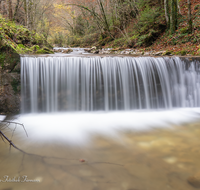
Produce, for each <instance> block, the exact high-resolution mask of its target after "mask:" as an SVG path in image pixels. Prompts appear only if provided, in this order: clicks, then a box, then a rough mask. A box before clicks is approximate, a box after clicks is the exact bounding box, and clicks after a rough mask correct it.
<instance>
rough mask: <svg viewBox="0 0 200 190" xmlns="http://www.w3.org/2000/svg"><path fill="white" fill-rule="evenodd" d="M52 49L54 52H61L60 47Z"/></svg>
mask: <svg viewBox="0 0 200 190" xmlns="http://www.w3.org/2000/svg"><path fill="white" fill-rule="evenodd" d="M53 51H54V52H56V53H61V52H62V49H54V50H53Z"/></svg>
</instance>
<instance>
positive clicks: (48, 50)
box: [36, 47, 54, 54]
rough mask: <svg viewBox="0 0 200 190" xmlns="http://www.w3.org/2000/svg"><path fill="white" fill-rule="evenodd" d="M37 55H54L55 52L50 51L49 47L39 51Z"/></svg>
mask: <svg viewBox="0 0 200 190" xmlns="http://www.w3.org/2000/svg"><path fill="white" fill-rule="evenodd" d="M36 53H37V54H54V52H53V50H50V49H49V48H47V47H43V48H42V49H39V50H37V52H36Z"/></svg>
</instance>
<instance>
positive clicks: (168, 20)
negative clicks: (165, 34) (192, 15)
mask: <svg viewBox="0 0 200 190" xmlns="http://www.w3.org/2000/svg"><path fill="white" fill-rule="evenodd" d="M164 9H165V19H166V23H167V28H168V29H169V28H170V15H169V0H164Z"/></svg>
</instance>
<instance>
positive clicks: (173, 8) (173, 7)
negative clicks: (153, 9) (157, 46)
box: [170, 0, 178, 34]
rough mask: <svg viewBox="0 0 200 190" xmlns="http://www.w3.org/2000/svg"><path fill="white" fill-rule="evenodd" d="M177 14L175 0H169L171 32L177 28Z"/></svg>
mask: <svg viewBox="0 0 200 190" xmlns="http://www.w3.org/2000/svg"><path fill="white" fill-rule="evenodd" d="M177 23H178V15H177V0H171V18H170V30H171V33H172V34H173V33H174V32H175V31H176V29H177Z"/></svg>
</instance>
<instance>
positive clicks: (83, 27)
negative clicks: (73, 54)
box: [0, 0, 200, 55]
mask: <svg viewBox="0 0 200 190" xmlns="http://www.w3.org/2000/svg"><path fill="white" fill-rule="evenodd" d="M0 13H1V15H2V16H1V20H2V19H4V18H6V19H7V20H10V23H11V22H12V23H16V26H17V27H22V25H23V27H24V28H25V29H24V32H25V31H26V32H27V34H25V36H26V35H30V36H31V39H30V40H29V41H26V40H25V41H23V40H21V37H19V35H20V34H19V33H15V35H11V36H9V35H8V34H7V36H8V37H9V38H10V39H11V41H12V40H13V41H14V42H15V43H16V44H18V47H19V44H22V45H23V46H25V47H26V48H23V49H24V50H25V51H29V52H30V48H31V47H30V46H32V45H36V44H37V43H38V42H36V40H39V41H41V40H42V41H45V44H51V45H53V46H66V47H91V46H96V47H97V48H107V47H109V48H114V49H126V48H131V49H138V50H140V51H162V50H165V51H167V54H177V55H188V54H190V55H200V46H199V44H200V2H199V0H155V1H151V0H79V1H77V0H54V1H53V0H43V1H40V0H0ZM1 26H3V28H2V27H1V38H2V37H3V38H4V40H6V37H5V34H6V32H5V30H4V29H5V25H2V24H1ZM6 27H7V26H6ZM2 30H3V31H4V32H3V35H2ZM28 31H29V32H28ZM26 32H25V33H26ZM38 35H39V36H40V37H39V36H38ZM34 36H35V37H34ZM16 38H20V39H17V40H18V41H16V40H15V39H16ZM33 38H34V39H35V40H33ZM38 38H39V39H38ZM21 42H24V43H21ZM22 45H20V46H21V47H23V46H22ZM39 46H40V48H42V47H44V46H43V45H42V46H41V43H40V42H39ZM45 46H46V45H45ZM18 47H17V46H15V47H14V48H18ZM27 48H28V49H27ZM33 49H34V48H33ZM34 50H35V49H34Z"/></svg>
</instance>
